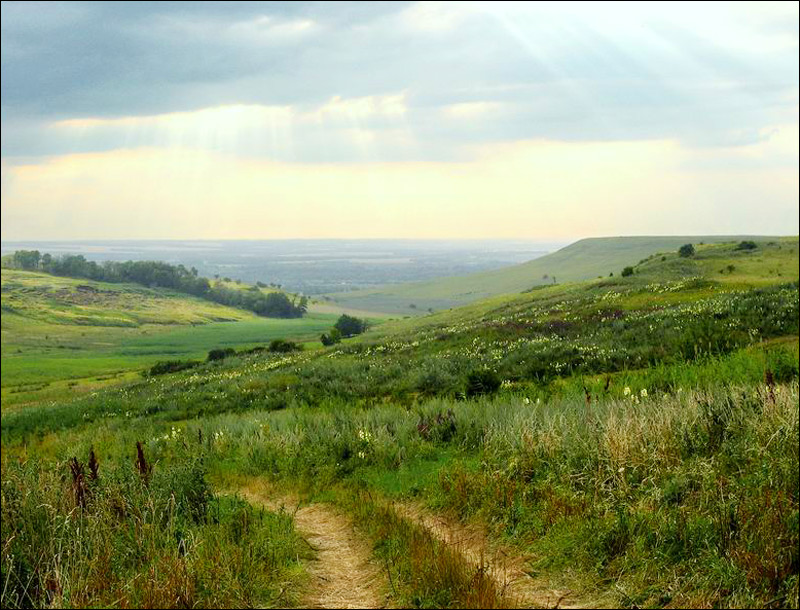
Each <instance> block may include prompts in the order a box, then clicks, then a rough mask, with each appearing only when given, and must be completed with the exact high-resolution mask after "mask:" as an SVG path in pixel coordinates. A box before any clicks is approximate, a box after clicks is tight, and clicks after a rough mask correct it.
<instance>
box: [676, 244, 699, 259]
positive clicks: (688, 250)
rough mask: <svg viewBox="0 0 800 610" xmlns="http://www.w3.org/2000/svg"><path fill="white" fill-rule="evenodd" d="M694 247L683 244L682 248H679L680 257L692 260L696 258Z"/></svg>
mask: <svg viewBox="0 0 800 610" xmlns="http://www.w3.org/2000/svg"><path fill="white" fill-rule="evenodd" d="M694 254H695V252H694V246H693V245H692V244H683V245H682V246H681V247H680V248H678V256H681V257H683V258H690V257H692V256H694Z"/></svg>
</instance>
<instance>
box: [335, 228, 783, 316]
mask: <svg viewBox="0 0 800 610" xmlns="http://www.w3.org/2000/svg"><path fill="white" fill-rule="evenodd" d="M742 239H749V238H748V237H743V236H738V237H736V236H718V235H717V236H708V235H705V236H697V235H695V236H669V237H598V238H588V239H582V240H580V241H577V242H575V243H574V244H571V245H569V246H567V247H565V248H562V249H561V250H558V251H556V252H553V253H552V254H548V255H547V256H543V257H541V258H537V259H535V260H532V261H530V262H527V263H522V264H520V265H514V266H511V267H505V268H503V269H498V270H495V271H486V272H481V273H475V274H470V275H465V276H458V277H449V278H441V279H437V280H431V281H426V282H415V283H409V284H397V285H392V286H386V287H384V288H381V289H376V290H359V291H353V292H346V293H336V294H331V295H328V297H329V298H330V299H331V300H332V302H334V303H336V304H338V305H341V306H345V307H351V308H354V309H363V310H368V311H385V312H391V313H395V314H405V315H415V314H422V313H425V312H427V311H428V310H429V309H433V310H440V309H447V308H450V307H457V306H460V305H464V304H467V303H471V302H473V301H478V300H480V299H484V298H487V297H491V296H495V295H499V294H510V293H519V292H522V291H524V290H527V289H530V288H532V287H534V286H540V285H544V284H549V283H552V282H553V280H555V281H557V282H558V283H563V282H575V281H580V280H587V279H591V278H596V277H598V276H607V275H608V274H609V273H612V272H613V273H614V274H619V273H620V271H622V269H623V267H625V266H628V265H634V264H636V263H637V262H638V261H640V260H641V259H644V258H646V257H648V256H651V255H653V254H655V253H657V252H674V251H676V250H677V249H678V248H679V247H680V246H681V245H683V244H686V243H693V244H700V243H705V244H713V243H722V242H738V241H741V240H742ZM758 239H762V240H763V239H773V238H764V237H761V238H758ZM774 239H777V238H774Z"/></svg>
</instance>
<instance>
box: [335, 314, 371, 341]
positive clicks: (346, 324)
mask: <svg viewBox="0 0 800 610" xmlns="http://www.w3.org/2000/svg"><path fill="white" fill-rule="evenodd" d="M333 327H334V328H335V329H337V330H338V331H339V332H340V333H342V336H343V337H352V336H353V335H360V334H361V333H363V332H364V331H365V330H367V322H366V320H359V319H358V318H354V317H353V316H348V315H347V314H346V313H343V314H342V315H341V316H339V319H338V320H336V324H334V325H333Z"/></svg>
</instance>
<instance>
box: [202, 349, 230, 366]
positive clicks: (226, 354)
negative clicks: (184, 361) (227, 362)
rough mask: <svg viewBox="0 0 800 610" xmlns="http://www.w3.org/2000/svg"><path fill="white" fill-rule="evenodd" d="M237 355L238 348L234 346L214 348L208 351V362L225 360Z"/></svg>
mask: <svg viewBox="0 0 800 610" xmlns="http://www.w3.org/2000/svg"><path fill="white" fill-rule="evenodd" d="M234 355H236V350H235V349H233V348H232V347H225V348H217V349H212V350H211V351H209V352H208V357H207V358H206V362H214V361H215V360H224V359H225V358H230V357H231V356H234Z"/></svg>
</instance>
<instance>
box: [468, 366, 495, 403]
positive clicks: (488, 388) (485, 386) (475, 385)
mask: <svg viewBox="0 0 800 610" xmlns="http://www.w3.org/2000/svg"><path fill="white" fill-rule="evenodd" d="M499 389H500V377H499V376H498V374H497V373H495V372H494V371H493V370H491V369H478V370H475V371H471V372H470V373H469V374H468V375H467V387H466V395H467V397H471V396H482V395H484V394H494V393H495V392H497V390H499Z"/></svg>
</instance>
